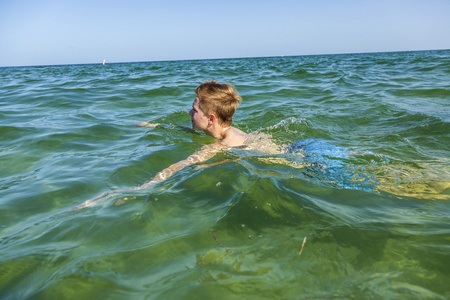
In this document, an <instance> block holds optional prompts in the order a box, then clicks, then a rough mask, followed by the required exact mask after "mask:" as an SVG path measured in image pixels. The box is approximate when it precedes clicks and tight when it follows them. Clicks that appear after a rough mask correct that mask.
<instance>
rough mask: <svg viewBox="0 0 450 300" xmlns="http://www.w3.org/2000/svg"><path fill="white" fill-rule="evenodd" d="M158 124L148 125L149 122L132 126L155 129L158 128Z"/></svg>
mask: <svg viewBox="0 0 450 300" xmlns="http://www.w3.org/2000/svg"><path fill="white" fill-rule="evenodd" d="M158 125H159V124H158V123H153V124H152V123H149V122H139V123H136V124H134V126H141V127H156V126H158Z"/></svg>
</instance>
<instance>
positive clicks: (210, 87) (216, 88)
mask: <svg viewBox="0 0 450 300" xmlns="http://www.w3.org/2000/svg"><path fill="white" fill-rule="evenodd" d="M195 93H196V94H197V96H198V98H199V100H200V101H199V107H200V109H201V110H202V111H203V113H204V114H205V115H211V114H212V113H214V114H216V116H217V118H218V120H219V124H220V125H221V126H231V123H232V121H233V120H232V117H233V114H234V112H235V111H236V108H237V107H238V105H239V104H240V103H241V101H242V98H241V96H239V94H238V92H237V91H236V89H235V88H234V86H232V85H231V84H228V83H218V82H217V81H216V80H213V81H205V82H204V83H203V84H201V85H199V86H198V87H197V88H196V89H195Z"/></svg>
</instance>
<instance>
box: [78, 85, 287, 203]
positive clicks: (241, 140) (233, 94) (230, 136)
mask: <svg viewBox="0 0 450 300" xmlns="http://www.w3.org/2000/svg"><path fill="white" fill-rule="evenodd" d="M195 93H196V97H195V99H194V102H193V103H192V109H191V110H190V111H189V115H190V116H191V123H192V128H193V129H195V130H200V131H203V132H204V133H205V134H207V135H210V136H212V137H214V138H215V139H216V140H217V142H215V143H212V144H209V145H205V146H203V147H202V148H200V149H199V150H197V151H195V152H194V154H192V155H190V156H189V157H188V158H186V159H184V160H182V161H179V162H177V163H174V164H172V165H171V166H169V167H167V168H166V169H164V170H162V171H161V172H159V173H158V174H156V175H155V176H154V177H153V178H152V179H151V180H150V181H148V182H146V183H144V184H142V185H140V186H137V187H133V188H130V189H129V190H139V189H143V188H146V187H149V186H152V185H154V184H156V183H158V182H161V181H164V180H166V179H167V178H169V177H171V176H172V175H174V174H175V173H176V172H178V171H180V170H182V169H184V168H186V167H188V166H190V165H194V164H198V163H201V162H204V161H207V160H208V159H210V158H212V157H213V156H214V155H216V154H217V153H218V152H219V151H221V150H223V149H226V148H229V147H237V146H243V145H247V146H248V148H250V149H251V148H257V149H258V150H259V151H262V152H278V151H279V147H278V146H277V145H275V144H274V143H273V142H272V141H270V139H268V138H267V137H266V138H262V139H261V136H262V135H255V134H247V133H245V132H243V131H242V130H240V129H237V128H235V127H233V126H231V123H232V117H233V115H234V113H235V111H236V109H237V107H238V105H239V104H240V103H241V101H242V98H241V97H240V96H239V94H238V92H237V91H236V89H235V88H234V86H232V85H231V84H228V83H222V84H221V83H218V82H217V81H215V80H213V81H206V82H204V83H203V84H201V85H199V86H198V87H197V88H196V89H195ZM136 125H137V126H144V127H156V126H158V125H159V124H151V123H148V122H140V123H137V124H136ZM264 140H265V141H264ZM255 142H256V145H255ZM252 145H253V147H252ZM116 192H119V191H116ZM113 196H114V194H113V192H105V193H103V194H101V195H99V196H96V197H94V198H92V199H89V200H87V201H85V202H84V203H82V204H81V205H79V206H77V207H76V208H75V209H81V208H84V207H89V206H93V205H95V204H96V203H97V202H99V201H104V200H106V199H108V198H110V197H113ZM126 200H128V199H127V198H122V199H120V200H119V201H117V202H116V204H117V205H118V204H122V203H123V202H124V201H126Z"/></svg>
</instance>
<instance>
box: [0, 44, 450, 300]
mask: <svg viewBox="0 0 450 300" xmlns="http://www.w3.org/2000/svg"><path fill="white" fill-rule="evenodd" d="M208 79H209V80H212V79H217V80H219V81H220V82H229V83H231V84H233V85H235V86H236V88H237V90H238V91H239V92H240V94H241V96H242V98H243V102H242V104H241V105H240V107H239V108H238V110H237V112H236V114H235V116H234V117H233V120H234V125H235V126H236V127H238V128H240V129H242V130H244V131H246V132H253V131H258V132H260V133H264V134H268V135H271V136H272V139H273V140H274V141H275V142H276V143H277V144H279V145H290V144H292V143H294V142H296V141H298V140H306V139H310V140H319V141H326V142H327V143H329V144H330V145H334V146H336V147H338V148H339V149H345V150H343V151H345V153H346V156H345V157H340V158H339V157H338V158H337V157H327V158H326V159H328V161H332V162H333V164H338V165H339V166H340V167H339V168H340V169H338V170H337V171H336V170H335V169H334V168H332V167H328V168H327V166H326V165H320V164H316V163H309V164H308V163H306V164H302V162H305V161H306V160H307V159H308V157H304V156H302V155H296V153H295V152H293V153H286V154H280V155H273V156H270V155H265V154H261V153H258V152H257V151H250V152H249V151H245V150H242V149H230V150H227V151H223V152H222V153H220V154H219V155H217V156H216V157H214V158H212V159H211V160H210V161H208V162H207V163H206V164H204V165H201V166H191V167H188V168H186V169H184V170H182V171H180V172H179V173H177V174H176V175H174V176H173V177H171V178H169V179H168V180H166V181H164V182H162V183H160V184H158V185H156V186H153V187H151V188H148V189H144V190H140V191H130V192H118V193H117V195H116V194H114V191H118V190H122V189H127V188H130V187H133V186H137V185H140V184H142V183H144V182H145V181H147V180H149V179H150V178H152V177H153V176H154V175H155V174H156V173H157V172H159V171H161V170H162V169H164V168H166V167H168V166H169V165H171V164H173V163H175V162H177V161H180V160H182V159H184V158H186V157H188V156H189V155H191V154H192V153H193V152H194V151H195V150H196V149H198V148H200V147H201V146H203V145H206V144H208V143H211V142H213V141H214V140H213V139H212V138H211V137H208V136H205V135H204V134H203V133H200V132H196V131H193V130H189V129H180V128H179V127H178V126H190V116H189V115H188V111H189V109H190V108H191V105H192V101H193V100H194V98H195V93H194V89H195V87H196V86H197V85H199V84H200V83H202V82H203V81H205V80H208ZM449 104H450V51H449V50H442V51H421V52H398V53H374V54H348V55H322V56H298V57H272V58H246V59H226V60H198V61H168V62H142V63H120V64H106V65H102V64H97V65H94V64H91V65H66V66H42V67H14V68H0V143H1V147H0V299H449V298H450V288H449V285H448V283H449V282H450V268H449V266H450V202H449V201H450V189H449V188H450V158H449V149H450V110H449V108H450V105H449ZM141 121H151V122H153V123H162V124H164V125H161V126H158V127H156V128H146V127H137V126H134V124H135V123H137V122H141ZM297 154H299V153H297ZM309 155H310V156H314V153H310V154H309ZM283 161H288V162H292V164H289V163H287V164H286V163H283ZM335 171H336V172H337V173H336V172H335ZM339 172H341V173H342V172H344V173H345V174H346V176H347V177H346V178H347V179H348V180H347V182H345V183H343V182H342V181H341V180H340V178H341V177H339V176H337V175H336V174H340V173H339ZM361 182H364V183H366V182H367V183H368V185H361V184H360V183H361ZM368 187H369V188H368ZM106 191H112V193H113V195H114V196H113V197H111V198H108V199H104V201H101V202H98V203H96V205H94V206H92V207H86V208H83V209H80V210H72V209H73V208H75V207H76V206H77V205H80V204H81V203H83V202H84V201H85V200H87V199H90V198H92V197H94V196H96V195H98V194H101V193H102V192H106ZM123 197H128V198H129V199H130V200H129V201H126V202H125V203H124V204H123V205H119V206H117V205H115V203H116V202H117V200H119V199H120V198H123ZM305 237H306V242H305V243H304V246H303V249H302V252H301V254H299V252H300V249H301V248H302V243H303V241H304V238H305ZM225 248H227V249H229V251H227V250H226V249H225Z"/></svg>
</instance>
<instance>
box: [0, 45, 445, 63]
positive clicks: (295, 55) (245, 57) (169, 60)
mask: <svg viewBox="0 0 450 300" xmlns="http://www.w3.org/2000/svg"><path fill="white" fill-rule="evenodd" d="M447 50H450V49H422V50H393V51H374V52H341V53H320V54H292V55H290V54H288V55H268V56H241V57H219V58H191V59H189V58H187V59H163V60H146V61H117V62H110V63H108V62H104V61H105V59H103V60H101V61H100V62H88V63H67V64H49V65H40V64H38V65H11V66H0V68H27V67H52V66H55V67H56V66H80V65H97V64H104V65H108V64H132V63H157V62H182V61H202V60H228V59H252V58H275V57H301V56H326V55H353V54H381V53H399V52H424V51H447Z"/></svg>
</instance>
